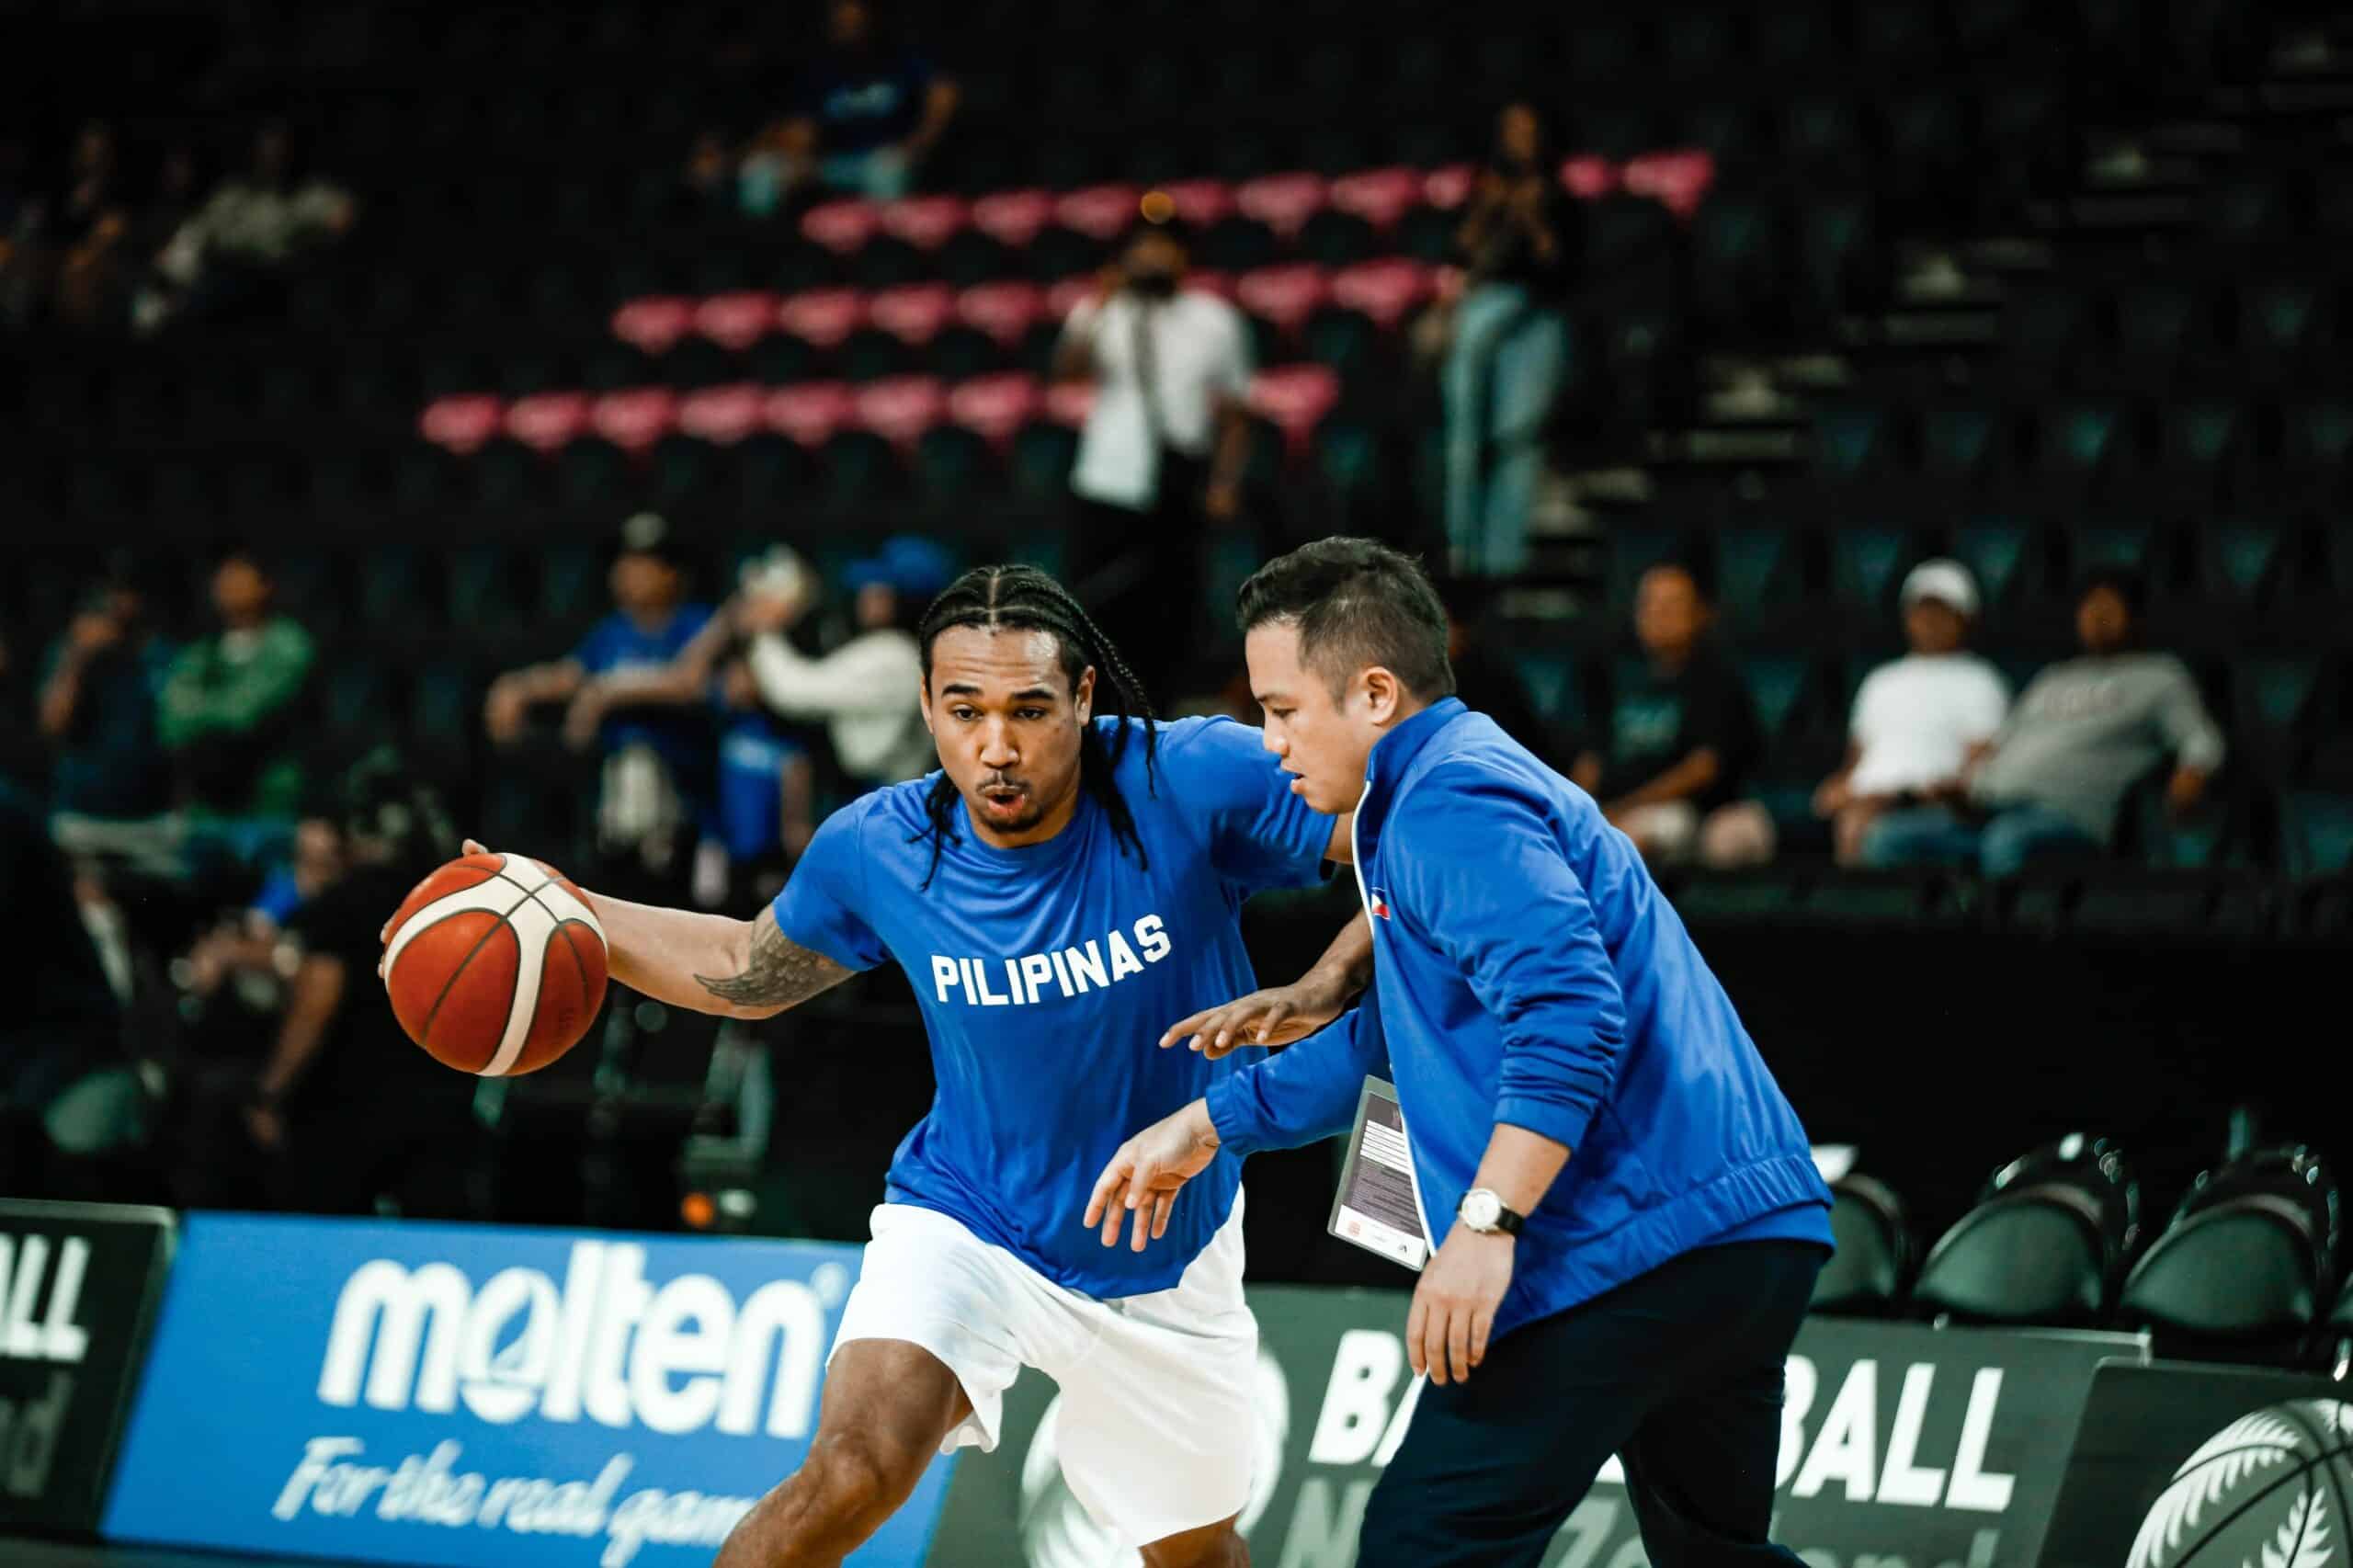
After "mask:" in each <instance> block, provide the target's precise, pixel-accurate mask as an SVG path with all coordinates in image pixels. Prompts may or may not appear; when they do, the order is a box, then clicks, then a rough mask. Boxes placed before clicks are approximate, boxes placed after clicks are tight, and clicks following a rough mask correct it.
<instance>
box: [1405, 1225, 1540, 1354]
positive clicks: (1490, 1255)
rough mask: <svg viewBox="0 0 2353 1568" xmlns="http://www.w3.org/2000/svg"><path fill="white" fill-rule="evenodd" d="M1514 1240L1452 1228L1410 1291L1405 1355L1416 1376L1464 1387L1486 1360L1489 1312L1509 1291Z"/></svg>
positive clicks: (1492, 1325) (1491, 1315) (1492, 1324)
mask: <svg viewBox="0 0 2353 1568" xmlns="http://www.w3.org/2000/svg"><path fill="white" fill-rule="evenodd" d="M1516 1245H1517V1244H1516V1241H1515V1239H1514V1238H1513V1237H1511V1236H1506V1235H1486V1234H1483V1233H1480V1232H1478V1231H1473V1230H1472V1229H1470V1228H1469V1227H1467V1226H1463V1225H1457V1226H1455V1227H1454V1229H1453V1230H1452V1231H1450V1232H1449V1233H1448V1234H1447V1238H1446V1244H1445V1245H1444V1246H1442V1247H1440V1248H1438V1256H1436V1257H1434V1258H1432V1259H1430V1266H1429V1267H1427V1268H1426V1269H1424V1270H1422V1280H1421V1283H1420V1284H1419V1285H1416V1286H1415V1288H1414V1310H1413V1311H1412V1312H1408V1313H1407V1314H1406V1316H1405V1354H1406V1357H1407V1358H1409V1359H1410V1360H1412V1362H1413V1364H1414V1370H1415V1371H1416V1372H1427V1373H1428V1374H1429V1380H1430V1381H1432V1382H1434V1383H1440V1384H1444V1383H1449V1382H1454V1383H1460V1382H1466V1381H1469V1380H1470V1377H1471V1369H1472V1368H1473V1367H1475V1366H1477V1365H1478V1364H1479V1363H1480V1362H1482V1361H1483V1360H1485V1359H1486V1358H1487V1335H1488V1334H1489V1332H1490V1331H1491V1330H1493V1329H1494V1328H1495V1309H1496V1308H1497V1307H1498V1306H1500V1305H1502V1303H1503V1299H1504V1292H1505V1291H1506V1290H1509V1289H1511V1266H1512V1254H1513V1252H1514V1251H1515V1250H1516Z"/></svg>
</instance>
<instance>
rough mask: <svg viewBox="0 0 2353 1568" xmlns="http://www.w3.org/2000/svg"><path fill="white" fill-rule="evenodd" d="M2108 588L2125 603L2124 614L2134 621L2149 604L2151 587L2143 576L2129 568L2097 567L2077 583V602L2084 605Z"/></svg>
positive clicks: (2139, 617)
mask: <svg viewBox="0 0 2353 1568" xmlns="http://www.w3.org/2000/svg"><path fill="white" fill-rule="evenodd" d="M2101 588H2106V589H2107V590H2108V591H2109V592H2110V593H2112V594H2114V595H2115V596H2116V597H2118V598H2120V599H2121V600H2123V601H2124V613H2125V614H2127V615H2129V616H2131V618H2132V619H2134V620H2136V621H2137V620H2139V619H2141V612H2142V610H2143V608H2146V607H2147V605H2148V602H2149V586H2148V585H2147V584H2146V583H2145V582H2143V580H2142V578H2141V574H2139V573H2138V572H2135V571H2133V570H2132V569H2131V567H2129V566H2095V567H2093V568H2092V569H2091V570H2090V571H2088V572H2086V573H2085V574H2083V575H2082V576H2081V577H2080V578H2078V579H2076V582H2075V602H2076V603H2077V604H2082V603H2083V602H2084V601H2085V600H2086V599H2087V598H2089V597H2092V595H2093V594H2094V593H2095V592H2096V591H2097V590H2098V589H2101Z"/></svg>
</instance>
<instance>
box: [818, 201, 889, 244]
mask: <svg viewBox="0 0 2353 1568" xmlns="http://www.w3.org/2000/svg"><path fill="white" fill-rule="evenodd" d="M881 226H882V210H881V207H879V206H877V205H876V204H875V203H873V202H871V201H825V202H820V203H819V204H818V205H817V206H814V207H812V208H811V209H809V210H808V211H806V212H804V213H802V214H801V233H803V234H805V235H807V236H808V237H809V238H810V239H811V240H812V241H813V242H814V243H816V244H821V245H823V246H824V247H825V248H826V249H827V250H829V251H832V252H833V253H834V254H835V256H849V255H851V254H853V253H855V252H857V251H861V250H864V249H865V248H866V242H867V241H869V240H870V239H872V238H873V237H874V233H875V231H876V230H878V229H880V228H881Z"/></svg>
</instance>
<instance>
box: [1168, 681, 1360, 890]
mask: <svg viewBox="0 0 2353 1568" xmlns="http://www.w3.org/2000/svg"><path fill="white" fill-rule="evenodd" d="M1263 742H1264V732H1263V731H1260V730H1257V729H1255V728H1253V727H1251V726H1250V725H1248V724H1237V723H1235V722H1233V720H1231V719H1188V720H1180V721H1179V722H1176V723H1174V724H1171V725H1169V726H1168V732H1167V734H1166V736H1165V738H1164V739H1163V741H1162V744H1161V752H1160V759H1161V760H1160V767H1161V772H1162V773H1163V774H1164V775H1165V777H1164V778H1162V780H1161V787H1162V788H1164V789H1165V790H1167V791H1168V796H1169V799H1170V800H1171V801H1174V802H1176V805H1177V806H1178V807H1179V809H1181V810H1184V811H1188V812H1191V813H1192V814H1193V816H1194V818H1195V820H1196V821H1198V822H1199V823H1200V824H1202V825H1203V828H1204V831H1205V833H1206V835H1207V836H1208V839H1209V844H1210V858H1211V862H1212V863H1213V864H1214V865H1215V866H1216V867H1217V869H1218V874H1219V875H1220V876H1222V877H1223V878H1224V879H1225V880H1226V881H1229V882H1232V883H1233V884H1234V885H1236V886H1237V887H1240V888H1241V889H1242V890H1243V891H1244V892H1261V891H1263V890H1265V889H1267V888H1299V887H1313V885H1314V884H1315V883H1316V882H1317V881H1319V880H1320V879H1321V878H1322V876H1323V874H1324V873H1323V863H1324V849H1325V847H1326V846H1329V845H1330V843H1331V842H1332V819H1331V818H1330V817H1327V816H1325V815H1324V814H1323V813H1322V812H1317V811H1315V810H1313V808H1311V807H1310V806H1309V805H1308V803H1307V802H1306V801H1303V800H1302V799H1300V797H1299V796H1297V795H1295V794H1293V793H1291V790H1290V778H1289V776H1287V775H1286V774H1285V773H1284V772H1283V770H1282V766H1281V764H1280V763H1279V761H1278V760H1277V759H1276V757H1275V755H1274V753H1272V752H1270V751H1268V750H1267V748H1266V746H1265V744H1263Z"/></svg>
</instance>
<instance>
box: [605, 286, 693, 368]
mask: <svg viewBox="0 0 2353 1568" xmlns="http://www.w3.org/2000/svg"><path fill="white" fill-rule="evenodd" d="M694 321H695V302H694V301H692V300H682V299H676V298H674V297H668V296H659V297H655V298H653V299H646V300H631V301H630V302H629V303H627V304H625V305H623V306H622V307H621V308H620V310H617V311H615V312H613V335H614V336H615V337H618V338H620V340H621V341H622V342H623V343H633V344H635V345H636V346H637V347H640V348H642V349H644V350H645V351H646V352H647V353H648V354H657V355H658V354H667V353H668V352H669V351H670V346H671V345H672V344H674V343H676V342H677V341H678V339H680V338H682V337H684V336H686V335H687V334H688V332H690V331H692V330H693V329H694Z"/></svg>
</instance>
